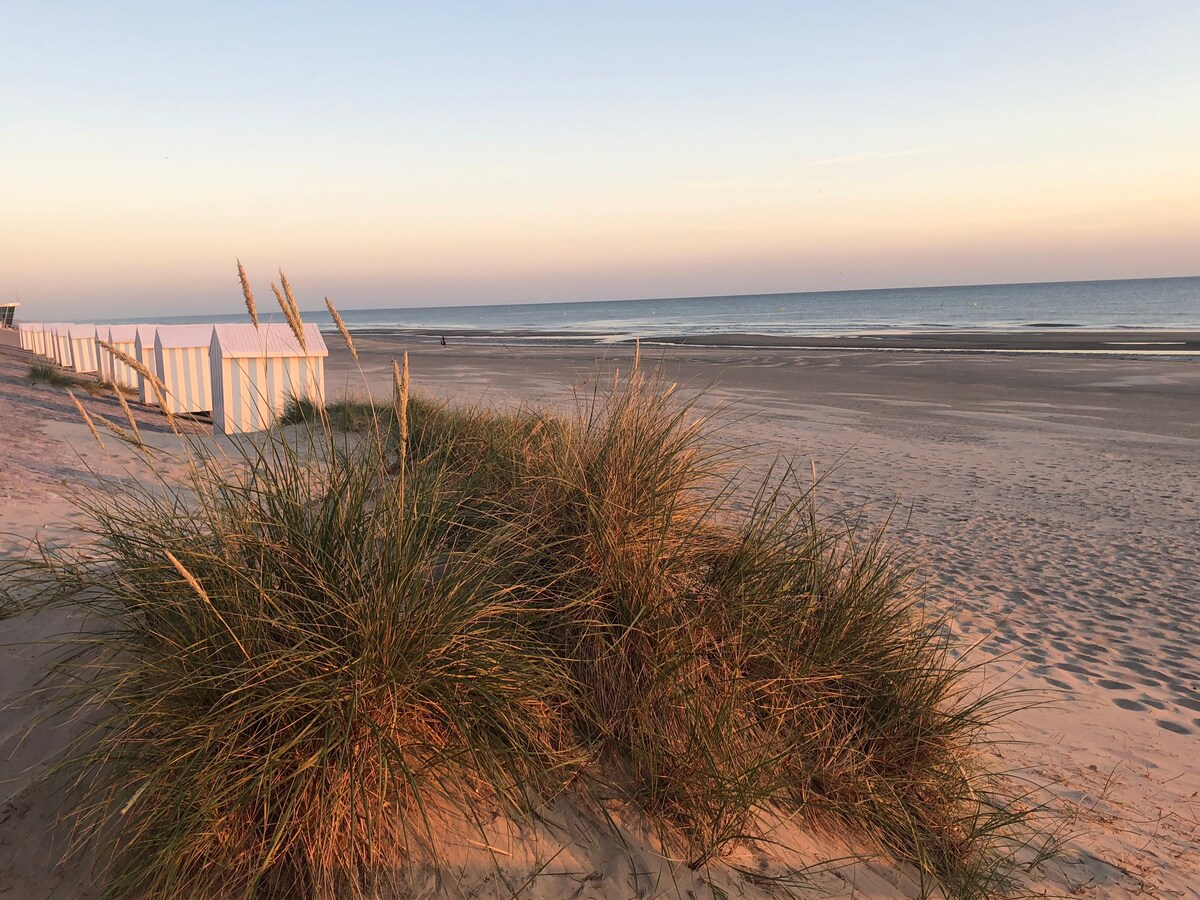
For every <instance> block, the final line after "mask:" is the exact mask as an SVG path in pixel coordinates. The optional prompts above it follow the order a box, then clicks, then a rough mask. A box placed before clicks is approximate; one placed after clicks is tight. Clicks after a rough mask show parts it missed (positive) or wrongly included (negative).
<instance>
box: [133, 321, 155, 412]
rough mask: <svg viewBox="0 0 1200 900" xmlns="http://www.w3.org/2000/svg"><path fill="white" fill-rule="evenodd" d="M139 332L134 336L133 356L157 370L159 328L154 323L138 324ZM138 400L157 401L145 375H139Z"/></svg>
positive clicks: (143, 401) (148, 367)
mask: <svg viewBox="0 0 1200 900" xmlns="http://www.w3.org/2000/svg"><path fill="white" fill-rule="evenodd" d="M134 327H136V328H137V334H135V335H134V338H133V356H134V359H136V360H137V361H138V362H140V363H141V364H142V365H143V366H145V367H146V368H147V369H148V370H149V371H151V372H153V371H154V370H155V366H154V358H155V357H154V335H155V333H156V332H157V331H158V329H157V328H156V327H155V326H154V325H137V326H134ZM137 389H138V400H140V401H141V402H142V403H157V402H158V401H157V400H156V399H155V397H154V390H153V389H152V388H151V387H150V382H148V381H147V380H146V379H145V378H144V377H143V376H141V375H138V377H137Z"/></svg>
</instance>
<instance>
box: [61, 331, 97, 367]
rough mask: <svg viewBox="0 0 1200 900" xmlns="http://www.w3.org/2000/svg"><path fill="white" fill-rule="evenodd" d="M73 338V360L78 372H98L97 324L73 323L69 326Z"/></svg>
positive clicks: (69, 332)
mask: <svg viewBox="0 0 1200 900" xmlns="http://www.w3.org/2000/svg"><path fill="white" fill-rule="evenodd" d="M67 334H68V335H69V336H70V339H71V362H72V364H73V365H74V366H75V371H76V372H96V371H98V369H99V364H98V362H97V360H96V326H95V325H71V326H70V327H68V328H67Z"/></svg>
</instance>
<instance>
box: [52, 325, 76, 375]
mask: <svg viewBox="0 0 1200 900" xmlns="http://www.w3.org/2000/svg"><path fill="white" fill-rule="evenodd" d="M51 331H52V332H53V334H54V361H55V362H56V363H58V364H59V365H60V366H62V367H63V368H64V369H73V368H75V363H74V361H73V360H72V358H71V325H70V323H69V322H58V323H56V324H55V325H54V326H53V328H52V329H51Z"/></svg>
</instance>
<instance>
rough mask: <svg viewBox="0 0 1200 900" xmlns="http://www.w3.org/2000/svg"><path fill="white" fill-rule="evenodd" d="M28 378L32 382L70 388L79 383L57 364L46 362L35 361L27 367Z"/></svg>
mask: <svg viewBox="0 0 1200 900" xmlns="http://www.w3.org/2000/svg"><path fill="white" fill-rule="evenodd" d="M27 377H28V378H29V381H30V383H32V384H48V385H50V386H51V387H60V388H70V387H75V386H76V385H77V384H79V383H80V380H79V379H78V378H76V377H74V376H73V375H68V374H67V373H66V372H64V371H63V370H62V369H60V368H59V367H58V366H56V365H54V364H53V363H48V362H35V363H33V364H32V365H30V367H29V375H28V376H27Z"/></svg>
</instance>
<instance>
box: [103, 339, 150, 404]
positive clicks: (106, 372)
mask: <svg viewBox="0 0 1200 900" xmlns="http://www.w3.org/2000/svg"><path fill="white" fill-rule="evenodd" d="M147 327H149V326H146V325H101V326H98V327H97V328H96V346H97V355H98V357H99V360H100V377H101V379H103V380H104V381H107V382H108V383H109V384H114V385H116V386H117V387H122V388H131V389H134V388H137V387H138V373H137V372H135V371H134V370H133V369H132V368H131V367H130V365H129V363H125V362H121V360H119V359H117V358H116V357H115V356H113V355H112V354H111V353H109V352H108V351H107V350H105V349H104V348H103V347H101V346H99V344H100V341H104V342H105V343H107V344H110V345H112V346H113V347H115V348H116V349H117V350H120V351H121V352H122V353H126V354H128V355H129V356H132V357H133V358H134V359H137V358H138V355H137V334H138V329H139V328H147ZM150 342H151V344H153V342H154V338H153V336H151V338H150Z"/></svg>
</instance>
